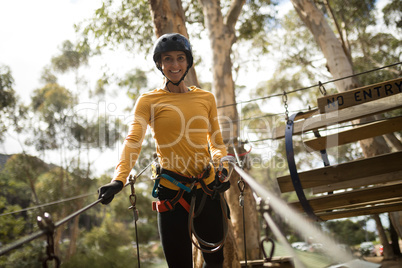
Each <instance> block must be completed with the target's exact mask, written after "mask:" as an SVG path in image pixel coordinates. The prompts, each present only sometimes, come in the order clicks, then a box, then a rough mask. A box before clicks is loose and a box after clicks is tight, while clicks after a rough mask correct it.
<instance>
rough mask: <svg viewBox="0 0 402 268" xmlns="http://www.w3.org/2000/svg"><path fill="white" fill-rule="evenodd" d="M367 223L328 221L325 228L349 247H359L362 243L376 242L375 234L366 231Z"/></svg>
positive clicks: (361, 221)
mask: <svg viewBox="0 0 402 268" xmlns="http://www.w3.org/2000/svg"><path fill="white" fill-rule="evenodd" d="M365 225H366V221H365V220H360V221H357V222H353V221H351V220H349V219H346V220H336V221H327V222H325V223H324V226H325V227H326V228H327V229H328V230H329V231H330V233H331V234H333V235H334V237H335V238H336V239H337V240H339V241H341V242H342V243H344V244H347V245H350V246H352V245H357V244H360V243H361V242H364V241H366V239H368V241H373V240H375V233H373V232H369V231H367V230H365Z"/></svg>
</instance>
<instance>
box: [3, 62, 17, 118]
mask: <svg viewBox="0 0 402 268" xmlns="http://www.w3.org/2000/svg"><path fill="white" fill-rule="evenodd" d="M13 84H14V78H13V76H12V74H11V70H10V68H9V67H8V66H5V65H1V66H0V111H1V110H3V109H5V108H6V107H9V106H13V105H14V104H15V101H16V100H15V92H14V89H13Z"/></svg>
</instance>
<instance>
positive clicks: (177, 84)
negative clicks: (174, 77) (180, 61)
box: [161, 68, 189, 91]
mask: <svg viewBox="0 0 402 268" xmlns="http://www.w3.org/2000/svg"><path fill="white" fill-rule="evenodd" d="M188 70H189V68H187V70H186V72H185V73H184V74H183V76H182V77H181V78H180V80H179V82H176V83H175V82H172V81H171V80H170V79H169V78H168V77H167V76H166V75H165V73H164V72H163V71H162V70H161V72H162V74H163V76H164V77H166V79H167V80H168V81H167V83H166V85H167V84H169V83H172V84H173V85H175V86H179V85H180V83H181V82H182V81H183V80H184V78H185V77H186V75H187V73H188ZM169 91H170V90H169Z"/></svg>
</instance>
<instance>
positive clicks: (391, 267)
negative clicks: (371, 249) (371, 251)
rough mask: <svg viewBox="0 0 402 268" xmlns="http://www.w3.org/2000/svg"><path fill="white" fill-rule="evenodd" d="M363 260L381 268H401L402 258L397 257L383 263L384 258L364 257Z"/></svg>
mask: <svg viewBox="0 0 402 268" xmlns="http://www.w3.org/2000/svg"><path fill="white" fill-rule="evenodd" d="M364 260H366V261H369V262H373V263H379V264H381V268H401V267H402V257H399V258H397V259H395V260H387V261H384V257H364Z"/></svg>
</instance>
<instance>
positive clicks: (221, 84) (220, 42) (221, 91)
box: [200, 0, 260, 267]
mask: <svg viewBox="0 0 402 268" xmlns="http://www.w3.org/2000/svg"><path fill="white" fill-rule="evenodd" d="M200 3H201V5H202V7H203V13H204V20H205V26H206V27H207V29H208V34H209V40H210V44H211V49H212V72H213V78H214V79H213V83H212V89H213V92H214V93H215V96H216V98H217V105H218V107H220V108H219V109H218V114H219V120H220V125H221V129H222V135H223V139H224V141H225V143H226V144H227V146H228V147H230V149H228V151H229V152H231V150H233V149H234V148H237V150H238V151H242V150H244V149H243V148H242V147H241V146H238V144H237V142H238V137H239V126H238V113H237V109H236V105H231V104H234V103H235V102H236V100H235V85H234V82H233V76H232V60H231V57H230V55H231V52H232V45H233V44H234V42H235V41H236V35H235V29H234V27H235V24H236V22H237V20H238V17H239V15H240V12H241V10H242V7H243V5H244V3H245V1H244V0H233V1H232V2H231V6H230V9H229V11H228V13H227V15H226V17H225V18H224V17H223V16H222V13H221V6H220V1H211V0H200ZM225 105H228V106H225ZM231 153H233V152H231ZM230 181H231V185H232V187H231V188H230V189H229V191H228V192H227V195H226V196H227V201H228V204H229V207H230V210H231V220H232V224H233V228H234V234H235V238H236V243H237V247H238V248H239V254H238V255H239V256H240V258H241V259H244V258H245V256H244V247H243V244H244V235H243V211H242V208H241V207H240V206H239V189H238V187H237V182H238V176H237V174H234V175H232V177H231V179H230ZM244 203H245V211H246V213H247V217H246V246H247V258H248V259H249V260H250V259H258V258H259V255H260V249H259V239H260V237H259V224H258V216H257V210H256V204H255V200H254V198H253V195H252V193H251V190H250V189H249V187H247V186H246V188H245V202H244ZM232 247H233V245H228V244H227V245H226V246H225V266H224V267H234V266H233V263H239V262H238V261H235V260H233V259H232V258H233V257H232V256H230V255H229V254H231V252H230V248H232ZM229 260H230V261H232V264H230V263H226V261H229Z"/></svg>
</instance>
